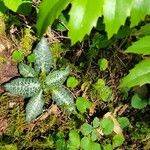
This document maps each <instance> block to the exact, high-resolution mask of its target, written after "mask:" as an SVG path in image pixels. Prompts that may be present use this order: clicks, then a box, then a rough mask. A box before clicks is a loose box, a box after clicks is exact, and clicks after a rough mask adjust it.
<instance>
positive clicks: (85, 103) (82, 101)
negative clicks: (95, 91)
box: [76, 97, 92, 113]
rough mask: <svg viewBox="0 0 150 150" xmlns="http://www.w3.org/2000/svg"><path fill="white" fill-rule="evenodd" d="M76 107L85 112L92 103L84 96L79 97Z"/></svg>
mask: <svg viewBox="0 0 150 150" xmlns="http://www.w3.org/2000/svg"><path fill="white" fill-rule="evenodd" d="M76 107H77V109H78V110H79V111H80V112H81V113H85V112H86V111H87V109H90V108H91V107H92V103H91V102H90V101H89V100H87V99H86V98H84V97H77V99H76Z"/></svg>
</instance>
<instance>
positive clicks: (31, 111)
mask: <svg viewBox="0 0 150 150" xmlns="http://www.w3.org/2000/svg"><path fill="white" fill-rule="evenodd" d="M43 106H44V100H43V96H42V90H41V91H39V93H37V94H36V95H35V96H34V97H32V98H31V99H30V100H29V102H28V104H27V106H26V121H32V120H33V119H35V118H36V117H37V116H38V115H40V114H41V113H42V112H43Z"/></svg>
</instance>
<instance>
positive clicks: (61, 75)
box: [45, 67, 69, 87]
mask: <svg viewBox="0 0 150 150" xmlns="http://www.w3.org/2000/svg"><path fill="white" fill-rule="evenodd" d="M68 75H69V68H68V67H67V68H66V69H65V70H56V71H53V72H51V73H50V74H49V75H48V76H47V77H46V80H45V83H46V84H47V85H48V86H49V87H54V86H59V85H62V84H63V83H64V82H65V81H66V79H67V76H68Z"/></svg>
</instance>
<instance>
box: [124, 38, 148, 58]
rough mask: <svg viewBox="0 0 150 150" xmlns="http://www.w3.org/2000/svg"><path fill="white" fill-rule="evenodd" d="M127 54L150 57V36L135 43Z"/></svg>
mask: <svg viewBox="0 0 150 150" xmlns="http://www.w3.org/2000/svg"><path fill="white" fill-rule="evenodd" d="M125 52H127V53H135V54H143V55H150V36H145V37H143V38H141V39H139V40H138V41H136V42H134V43H133V44H132V45H131V46H130V47H128V48H127V50H126V51H125Z"/></svg>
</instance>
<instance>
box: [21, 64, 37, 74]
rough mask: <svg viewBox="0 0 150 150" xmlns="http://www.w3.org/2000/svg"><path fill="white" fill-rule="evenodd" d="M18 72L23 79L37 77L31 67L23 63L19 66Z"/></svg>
mask: <svg viewBox="0 0 150 150" xmlns="http://www.w3.org/2000/svg"><path fill="white" fill-rule="evenodd" d="M19 72H20V74H21V75H23V76H24V77H36V76H37V73H36V72H35V70H34V69H33V68H32V67H30V66H28V65H26V64H23V63H21V64H19Z"/></svg>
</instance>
